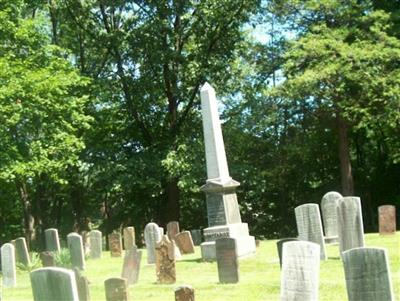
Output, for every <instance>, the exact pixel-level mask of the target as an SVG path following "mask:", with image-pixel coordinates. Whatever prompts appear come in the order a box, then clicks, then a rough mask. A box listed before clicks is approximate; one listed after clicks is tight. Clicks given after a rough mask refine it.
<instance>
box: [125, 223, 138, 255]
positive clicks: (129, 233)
mask: <svg viewBox="0 0 400 301" xmlns="http://www.w3.org/2000/svg"><path fill="white" fill-rule="evenodd" d="M133 246H136V242H135V228H134V227H125V228H124V248H125V250H130V249H132V248H133Z"/></svg>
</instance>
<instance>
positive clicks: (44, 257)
mask: <svg viewBox="0 0 400 301" xmlns="http://www.w3.org/2000/svg"><path fill="white" fill-rule="evenodd" d="M40 260H41V261H42V265H43V267H45V268H46V267H54V266H55V265H56V262H55V259H54V254H53V252H50V251H44V252H40Z"/></svg>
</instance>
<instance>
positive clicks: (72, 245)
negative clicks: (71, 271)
mask: <svg viewBox="0 0 400 301" xmlns="http://www.w3.org/2000/svg"><path fill="white" fill-rule="evenodd" d="M67 243H68V249H69V253H70V254H71V263H72V266H73V267H77V268H79V269H81V270H84V269H85V253H84V251H83V244H82V236H80V235H79V234H78V233H70V234H68V236H67Z"/></svg>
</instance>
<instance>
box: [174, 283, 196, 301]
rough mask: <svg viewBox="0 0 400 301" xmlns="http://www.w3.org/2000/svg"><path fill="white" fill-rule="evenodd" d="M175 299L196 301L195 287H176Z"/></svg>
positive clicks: (176, 300)
mask: <svg viewBox="0 0 400 301" xmlns="http://www.w3.org/2000/svg"><path fill="white" fill-rule="evenodd" d="M175 301H195V300H194V289H193V287H191V286H190V285H181V286H179V287H177V288H176V289H175Z"/></svg>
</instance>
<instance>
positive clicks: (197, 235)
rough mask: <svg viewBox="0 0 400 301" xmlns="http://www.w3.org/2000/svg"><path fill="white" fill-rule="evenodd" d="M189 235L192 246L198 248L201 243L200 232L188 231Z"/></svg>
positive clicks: (195, 230) (198, 230) (197, 230)
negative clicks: (190, 235)
mask: <svg viewBox="0 0 400 301" xmlns="http://www.w3.org/2000/svg"><path fill="white" fill-rule="evenodd" d="M190 234H192V239H193V243H194V245H195V246H200V244H201V242H202V241H203V240H202V238H201V230H200V229H194V230H190Z"/></svg>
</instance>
